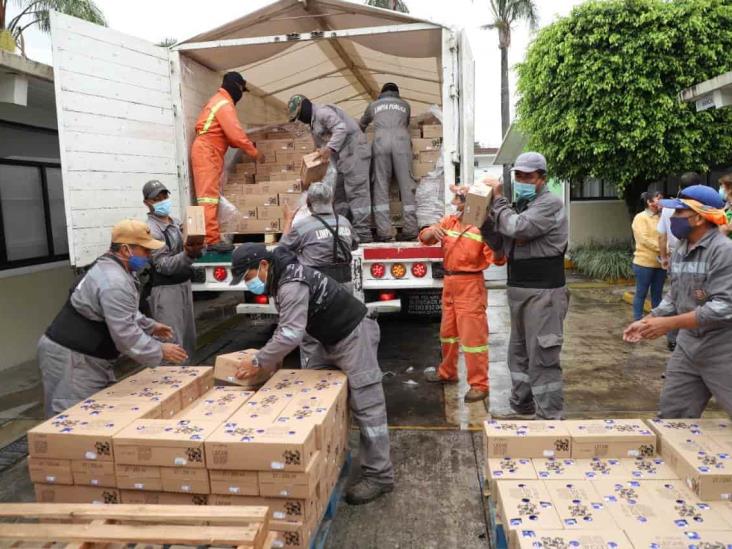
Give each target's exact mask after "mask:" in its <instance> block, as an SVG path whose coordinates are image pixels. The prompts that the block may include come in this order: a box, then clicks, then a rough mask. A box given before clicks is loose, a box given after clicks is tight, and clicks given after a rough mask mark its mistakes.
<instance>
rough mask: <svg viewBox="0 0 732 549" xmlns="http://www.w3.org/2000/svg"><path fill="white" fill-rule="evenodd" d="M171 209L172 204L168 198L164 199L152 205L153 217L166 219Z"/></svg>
mask: <svg viewBox="0 0 732 549" xmlns="http://www.w3.org/2000/svg"><path fill="white" fill-rule="evenodd" d="M172 207H173V202H172V200H171V199H170V198H166V199H165V200H162V201H160V202H156V203H155V204H153V211H154V212H155V215H159V216H161V217H168V216H169V215H170V209H171V208H172Z"/></svg>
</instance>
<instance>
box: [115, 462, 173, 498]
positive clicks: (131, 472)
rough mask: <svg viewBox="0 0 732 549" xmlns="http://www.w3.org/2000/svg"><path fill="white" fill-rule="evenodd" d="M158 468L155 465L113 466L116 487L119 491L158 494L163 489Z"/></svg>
mask: <svg viewBox="0 0 732 549" xmlns="http://www.w3.org/2000/svg"><path fill="white" fill-rule="evenodd" d="M160 469H161V468H160V467H158V466H155V465H120V464H119V463H118V464H115V467H114V470H115V473H116V475H117V487H118V488H119V489H120V490H147V491H152V492H159V491H162V489H163V481H162V478H161V473H160Z"/></svg>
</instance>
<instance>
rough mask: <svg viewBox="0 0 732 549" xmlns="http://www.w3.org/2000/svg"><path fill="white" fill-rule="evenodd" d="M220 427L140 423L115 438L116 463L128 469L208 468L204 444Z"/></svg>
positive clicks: (203, 422)
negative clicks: (129, 466)
mask: <svg viewBox="0 0 732 549" xmlns="http://www.w3.org/2000/svg"><path fill="white" fill-rule="evenodd" d="M220 424H221V422H219V421H211V420H202V419H201V420H190V419H140V420H137V421H134V422H132V423H131V424H130V425H129V426H128V427H127V428H125V429H123V430H122V431H120V432H119V433H118V434H117V435H116V436H115V437H114V451H115V460H116V462H117V463H121V464H125V465H158V466H160V467H194V468H199V469H203V468H205V467H206V461H205V458H204V451H203V441H204V440H205V439H206V437H207V436H209V435H210V434H211V433H213V432H214V431H215V430H216V428H217V427H218V426H219V425H220Z"/></svg>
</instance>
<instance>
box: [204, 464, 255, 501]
mask: <svg viewBox="0 0 732 549" xmlns="http://www.w3.org/2000/svg"><path fill="white" fill-rule="evenodd" d="M209 478H210V480H211V493H212V494H219V495H225V496H228V495H232V496H258V495H259V473H257V471H225V470H217V469H211V470H209ZM213 505H216V504H213ZM242 505H247V504H242Z"/></svg>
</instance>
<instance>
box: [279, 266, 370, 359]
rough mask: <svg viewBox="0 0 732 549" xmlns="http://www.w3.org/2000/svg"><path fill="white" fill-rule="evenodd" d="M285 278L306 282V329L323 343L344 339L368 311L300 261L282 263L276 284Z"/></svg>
mask: <svg viewBox="0 0 732 549" xmlns="http://www.w3.org/2000/svg"><path fill="white" fill-rule="evenodd" d="M288 282H302V283H304V284H307V286H308V289H309V291H310V300H309V302H308V323H307V326H306V327H305V331H306V332H307V333H308V334H309V335H310V336H311V337H314V338H315V339H317V340H318V341H320V343H322V344H323V345H334V344H336V343H338V342H339V341H341V340H343V339H345V338H346V337H347V336H348V335H349V334H350V333H351V332H353V330H355V329H356V327H357V326H358V325H359V324H360V323H361V321H362V320H363V318H364V317H365V316H366V313H367V312H368V310H367V309H366V305H364V304H363V303H361V302H360V301H359V300H358V299H356V298H355V297H353V295H351V294H350V293H349V292H348V290H346V289H345V288H344V287H343V286H342V285H341V284H339V283H338V282H336V281H335V280H333V279H332V278H330V277H328V276H326V275H324V274H323V273H321V272H320V271H317V270H315V269H312V268H310V267H306V266H305V265H301V264H300V263H290V264H289V265H287V267H285V270H284V272H283V273H282V275H281V276H280V279H279V281H278V285H282V284H286V283H288Z"/></svg>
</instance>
